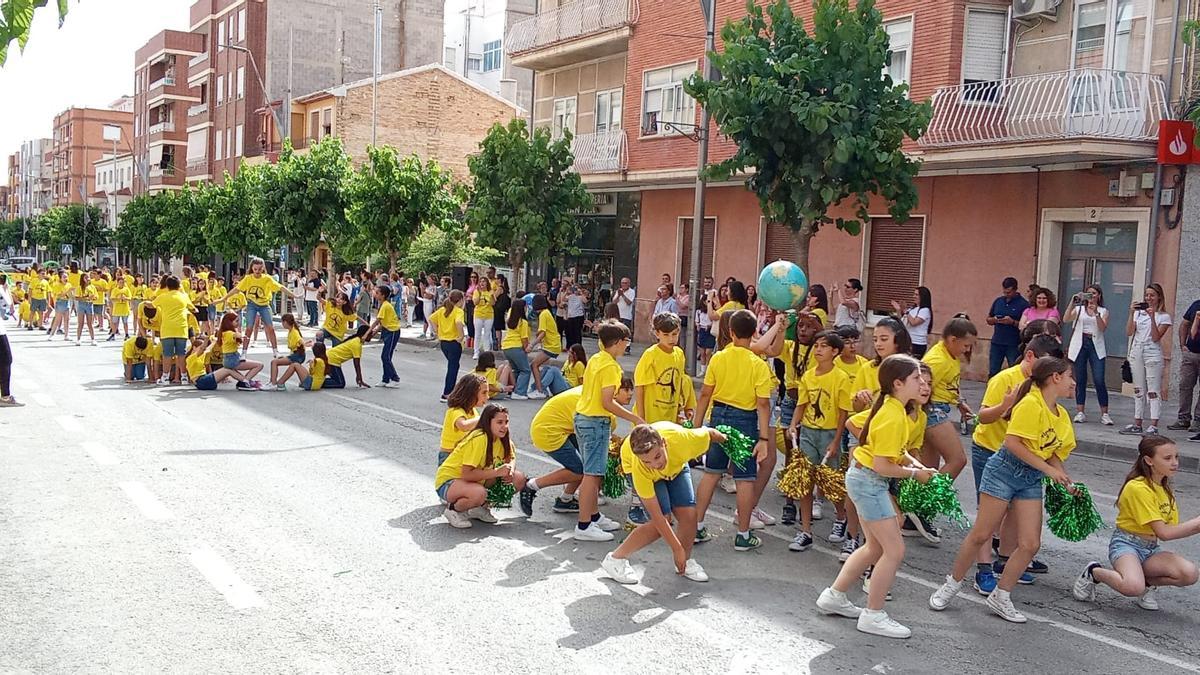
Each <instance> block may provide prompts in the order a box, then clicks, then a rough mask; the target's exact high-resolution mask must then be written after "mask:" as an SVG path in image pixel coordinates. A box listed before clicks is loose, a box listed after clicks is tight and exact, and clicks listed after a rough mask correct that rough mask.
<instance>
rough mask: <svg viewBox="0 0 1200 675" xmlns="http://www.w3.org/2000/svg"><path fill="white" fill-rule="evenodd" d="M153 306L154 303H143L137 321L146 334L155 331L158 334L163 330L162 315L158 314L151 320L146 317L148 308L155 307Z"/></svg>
mask: <svg viewBox="0 0 1200 675" xmlns="http://www.w3.org/2000/svg"><path fill="white" fill-rule="evenodd" d="M153 304H154V303H151V302H146V303H143V304H142V306H141V307H139V308H138V316H137V320H138V324H139V325H140V326H141V327H142V330H144V331H146V332H150V331H154V332H156V333H157V332H158V331H159V330H161V329H162V314H161V313H156V314H155V315H154V318H153V319H151V318H150V317H148V316H146V313H145V312H146V308H147V307H151V306H153Z"/></svg>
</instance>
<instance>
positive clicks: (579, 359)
mask: <svg viewBox="0 0 1200 675" xmlns="http://www.w3.org/2000/svg"><path fill="white" fill-rule="evenodd" d="M567 352H568V353H569V354H570V355H571V357H573V358H574V359H575V363H582V364H583V365H584V366H585V367H586V366H587V352H586V351H584V349H583V345H581V344H579V343H575V344H573V345H571V346H570V347H568V348H567Z"/></svg>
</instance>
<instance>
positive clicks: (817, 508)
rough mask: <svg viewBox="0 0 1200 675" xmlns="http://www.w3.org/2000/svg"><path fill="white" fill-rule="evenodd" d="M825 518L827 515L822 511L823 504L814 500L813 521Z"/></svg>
mask: <svg viewBox="0 0 1200 675" xmlns="http://www.w3.org/2000/svg"><path fill="white" fill-rule="evenodd" d="M824 517H825V514H824V512H822V511H821V502H819V501H817V500H815V499H814V500H813V515H812V519H813V520H820V519H822V518H824Z"/></svg>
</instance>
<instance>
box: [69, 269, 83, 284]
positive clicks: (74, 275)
mask: <svg viewBox="0 0 1200 675" xmlns="http://www.w3.org/2000/svg"><path fill="white" fill-rule="evenodd" d="M82 276H83V272H67V283H69V284H71V288H79V278H80V277H82Z"/></svg>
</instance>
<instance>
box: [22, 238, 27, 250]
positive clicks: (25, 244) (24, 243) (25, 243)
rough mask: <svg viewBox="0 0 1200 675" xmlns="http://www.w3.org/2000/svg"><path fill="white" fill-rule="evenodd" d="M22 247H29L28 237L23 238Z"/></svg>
mask: <svg viewBox="0 0 1200 675" xmlns="http://www.w3.org/2000/svg"><path fill="white" fill-rule="evenodd" d="M21 248H29V240H28V239H22V240H21Z"/></svg>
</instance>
